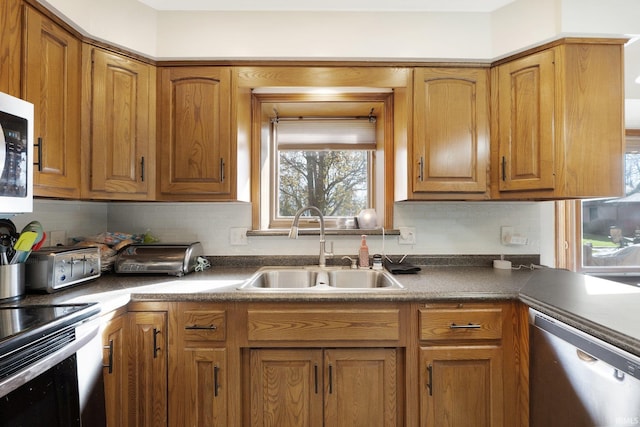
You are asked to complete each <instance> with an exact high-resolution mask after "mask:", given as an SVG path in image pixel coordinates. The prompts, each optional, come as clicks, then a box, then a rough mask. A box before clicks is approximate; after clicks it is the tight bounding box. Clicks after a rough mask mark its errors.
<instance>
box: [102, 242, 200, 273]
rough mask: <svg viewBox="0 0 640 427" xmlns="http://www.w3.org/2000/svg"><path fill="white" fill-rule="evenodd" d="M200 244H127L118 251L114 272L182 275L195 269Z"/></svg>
mask: <svg viewBox="0 0 640 427" xmlns="http://www.w3.org/2000/svg"><path fill="white" fill-rule="evenodd" d="M200 256H202V244H201V243H200V242H194V243H173V244H143V243H140V244H138V243H135V244H132V245H129V246H127V247H125V248H123V249H122V250H120V252H119V253H118V256H117V257H116V261H115V264H114V271H115V272H116V273H124V274H135V273H138V274H145V273H146V274H169V275H172V276H182V275H184V274H187V273H191V272H192V271H194V270H195V267H196V264H197V262H198V261H197V260H198V257H200Z"/></svg>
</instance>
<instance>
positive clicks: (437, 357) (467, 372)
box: [420, 346, 505, 427]
mask: <svg viewBox="0 0 640 427" xmlns="http://www.w3.org/2000/svg"><path fill="white" fill-rule="evenodd" d="M502 368H503V367H502V349H501V347H499V346H443V347H433V348H426V347H423V348H421V349H420V387H421V391H420V395H421V412H420V419H421V420H422V422H421V425H423V426H447V427H466V426H470V425H472V426H478V427H501V426H503V425H505V424H504V419H503V411H504V403H503V385H502V378H503V372H502Z"/></svg>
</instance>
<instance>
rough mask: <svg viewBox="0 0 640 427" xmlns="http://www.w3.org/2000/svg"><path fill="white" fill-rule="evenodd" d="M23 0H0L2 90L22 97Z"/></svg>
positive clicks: (0, 83) (0, 72) (0, 82)
mask: <svg viewBox="0 0 640 427" xmlns="http://www.w3.org/2000/svg"><path fill="white" fill-rule="evenodd" d="M21 15H22V1H21V0H4V1H2V2H0V92H4V93H8V94H9V95H12V96H15V97H17V98H20V95H21V82H22V80H21V70H22V67H21V55H22V45H21V43H22V19H20V18H21Z"/></svg>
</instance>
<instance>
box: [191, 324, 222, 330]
mask: <svg viewBox="0 0 640 427" xmlns="http://www.w3.org/2000/svg"><path fill="white" fill-rule="evenodd" d="M184 329H185V330H186V331H194V330H195V331H215V330H216V329H218V327H217V326H216V325H187V326H185V327H184Z"/></svg>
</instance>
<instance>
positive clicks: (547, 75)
mask: <svg viewBox="0 0 640 427" xmlns="http://www.w3.org/2000/svg"><path fill="white" fill-rule="evenodd" d="M498 103H499V106H498V118H499V125H498V144H499V162H500V165H499V167H500V176H499V189H500V191H517V190H544V189H553V188H554V186H555V169H554V168H555V162H554V158H555V154H554V150H555V144H554V128H553V127H554V112H555V108H554V105H555V104H554V103H555V66H554V51H553V50H546V51H542V52H539V53H536V54H533V55H530V56H527V57H524V58H521V59H517V60H514V61H512V62H509V63H506V64H504V65H500V66H499V67H498Z"/></svg>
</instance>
